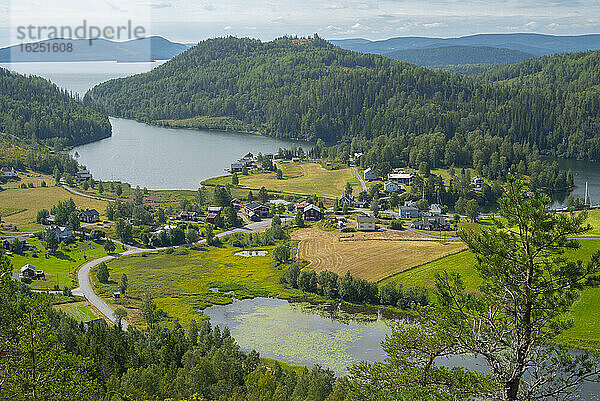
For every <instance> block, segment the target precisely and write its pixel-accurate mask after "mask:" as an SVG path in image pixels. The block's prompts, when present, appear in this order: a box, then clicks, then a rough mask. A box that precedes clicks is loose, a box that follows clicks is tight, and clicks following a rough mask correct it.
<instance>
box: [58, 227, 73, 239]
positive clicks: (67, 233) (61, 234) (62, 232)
mask: <svg viewBox="0 0 600 401" xmlns="http://www.w3.org/2000/svg"><path fill="white" fill-rule="evenodd" d="M54 232H55V233H56V237H57V238H58V240H59V241H71V240H72V239H73V229H72V228H71V226H56V227H54Z"/></svg>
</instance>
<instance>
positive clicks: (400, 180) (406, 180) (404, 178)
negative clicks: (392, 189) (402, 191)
mask: <svg viewBox="0 0 600 401" xmlns="http://www.w3.org/2000/svg"><path fill="white" fill-rule="evenodd" d="M413 178H414V176H413V175H412V174H408V173H390V174H388V181H393V182H395V183H397V184H407V185H410V184H412V181H413Z"/></svg>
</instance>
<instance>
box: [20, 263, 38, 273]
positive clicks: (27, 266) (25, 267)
mask: <svg viewBox="0 0 600 401" xmlns="http://www.w3.org/2000/svg"><path fill="white" fill-rule="evenodd" d="M26 270H33V271H36V268H35V266H34V265H30V264H29V263H27V264H26V265H24V266H23V267H21V273H23V272H24V271H26Z"/></svg>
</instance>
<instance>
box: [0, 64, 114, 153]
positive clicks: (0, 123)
mask: <svg viewBox="0 0 600 401" xmlns="http://www.w3.org/2000/svg"><path fill="white" fill-rule="evenodd" d="M0 132H6V133H9V134H11V135H15V136H18V137H20V138H23V139H25V140H27V141H28V142H36V141H40V142H42V143H44V142H48V143H52V142H53V141H55V140H58V141H59V142H60V143H62V144H63V145H80V144H83V143H87V142H92V141H96V140H99V139H103V138H107V137H109V136H110V135H111V126H110V122H109V121H108V116H106V115H104V114H102V113H99V112H97V111H95V110H93V109H91V108H90V107H87V106H85V105H84V104H83V103H82V102H81V101H79V100H77V99H75V98H73V97H72V96H71V95H70V94H69V93H68V92H67V91H65V90H62V89H59V88H58V87H57V86H56V85H54V84H53V83H51V82H49V81H47V80H45V79H43V78H40V77H36V76H24V75H21V74H17V73H14V72H11V71H8V70H6V69H4V68H0ZM53 138H55V139H53Z"/></svg>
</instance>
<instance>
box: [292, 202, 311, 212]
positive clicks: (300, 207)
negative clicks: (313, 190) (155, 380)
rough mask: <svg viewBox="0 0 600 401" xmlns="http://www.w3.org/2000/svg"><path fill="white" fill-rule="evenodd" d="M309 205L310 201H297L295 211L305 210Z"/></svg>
mask: <svg viewBox="0 0 600 401" xmlns="http://www.w3.org/2000/svg"><path fill="white" fill-rule="evenodd" d="M308 205H310V203H308V202H307V201H302V202H300V203H296V204H295V205H294V212H296V213H298V212H303V211H304V208H305V207H306V206H308Z"/></svg>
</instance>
